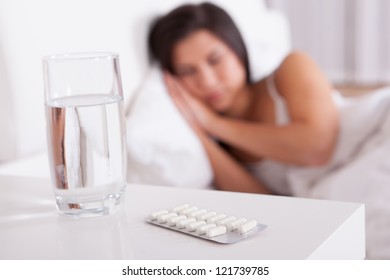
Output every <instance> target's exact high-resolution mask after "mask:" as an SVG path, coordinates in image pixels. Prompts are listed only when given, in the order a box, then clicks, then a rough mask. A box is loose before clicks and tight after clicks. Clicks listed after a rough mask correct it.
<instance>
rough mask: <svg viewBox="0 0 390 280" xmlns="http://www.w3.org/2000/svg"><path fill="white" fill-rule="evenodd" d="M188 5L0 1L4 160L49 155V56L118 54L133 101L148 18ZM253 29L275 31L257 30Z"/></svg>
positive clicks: (224, 1)
mask: <svg viewBox="0 0 390 280" xmlns="http://www.w3.org/2000/svg"><path fill="white" fill-rule="evenodd" d="M183 2H188V1H184V0H164V1H159V0H142V1H130V0H104V1H97V0H67V1H62V0H34V1H28V0H0V131H1V142H0V161H1V160H4V159H9V158H18V157H22V156H26V155H29V154H34V153H36V152H40V151H43V150H45V149H46V131H45V120H44V110H43V109H44V98H43V77H42V63H41V58H42V57H43V56H45V55H48V54H51V53H62V52H74V51H114V52H118V53H119V56H120V62H121V70H122V81H123V89H124V94H125V101H126V100H127V101H128V100H129V99H130V97H131V93H132V92H133V91H134V90H135V89H136V87H137V86H138V84H139V82H140V79H141V77H142V76H143V75H144V74H145V72H146V70H147V67H148V64H147V48H146V34H147V30H148V28H149V25H148V23H149V21H150V19H151V18H153V17H154V16H155V15H157V14H161V13H165V12H166V11H168V10H170V9H172V8H173V7H174V6H177V5H178V4H182V3H183ZM191 2H202V0H194V1H191ZM214 2H217V3H219V4H221V5H222V6H223V7H225V8H226V9H227V10H228V12H230V13H233V14H236V15H240V17H241V19H242V20H243V21H248V20H250V19H251V18H252V19H253V17H257V15H259V17H261V14H262V12H263V11H264V10H265V4H264V1H261V0H241V1H237V0H214ZM247 15H248V16H247ZM251 30H252V31H254V32H268V33H272V30H271V29H270V28H268V26H267V27H263V28H260V27H259V26H256V25H255V24H254V25H253V26H252V29H251ZM261 30H263V31H261ZM271 35H272V34H271ZM285 37H286V36H284V40H285ZM275 38H278V36H275Z"/></svg>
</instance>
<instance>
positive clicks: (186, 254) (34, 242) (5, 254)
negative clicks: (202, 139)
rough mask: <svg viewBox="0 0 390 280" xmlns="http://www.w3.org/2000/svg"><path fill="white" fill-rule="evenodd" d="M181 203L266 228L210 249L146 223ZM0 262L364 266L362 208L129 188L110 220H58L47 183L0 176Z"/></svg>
mask: <svg viewBox="0 0 390 280" xmlns="http://www.w3.org/2000/svg"><path fill="white" fill-rule="evenodd" d="M183 203H189V204H192V205H196V206H198V207H202V208H206V209H208V210H214V211H218V212H225V213H226V214H230V215H234V216H238V217H241V216H243V217H248V218H253V219H256V220H258V221H259V222H260V223H263V224H266V225H268V227H267V228H266V229H265V230H264V231H262V232H260V233H259V234H257V235H255V236H253V237H251V238H249V239H246V240H243V241H240V242H238V243H235V244H229V245H225V244H217V243H214V242H211V241H206V240H203V239H200V238H195V237H192V236H189V235H186V234H183V233H179V232H175V231H172V230H167V229H164V228H160V227H157V226H154V225H151V224H148V223H146V222H145V218H146V217H147V216H148V215H149V214H150V213H151V212H153V211H155V210H159V209H164V208H170V207H173V206H177V205H180V204H183ZM0 248H1V249H0V259H311V258H313V259H316V258H319V259H332V258H334V259H363V258H364V256H365V243H364V206H363V205H362V204H355V203H345V202H334V201H322V200H311V199H299V198H290V197H278V196H267V195H253V194H243V193H233V192H222V191H209V190H196V189H179V188H171V187H160V186H147V185H129V186H128V187H127V190H126V198H125V204H124V207H123V209H122V210H121V211H120V212H119V213H117V214H115V215H111V216H104V217H98V218H82V219H74V218H69V217H63V216H60V215H58V213H57V212H56V208H55V202H54V196H53V194H52V190H51V186H50V181H49V180H48V179H43V178H41V179H40V178H22V177H12V176H0Z"/></svg>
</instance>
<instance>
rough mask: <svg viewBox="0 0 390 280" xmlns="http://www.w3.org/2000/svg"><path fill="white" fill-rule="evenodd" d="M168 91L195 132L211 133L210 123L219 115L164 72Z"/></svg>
mask: <svg viewBox="0 0 390 280" xmlns="http://www.w3.org/2000/svg"><path fill="white" fill-rule="evenodd" d="M164 80H165V83H166V85H167V88H168V92H169V94H170V96H171V98H172V99H173V101H174V102H175V104H176V106H177V107H178V108H179V110H180V112H181V113H182V114H183V116H184V117H185V118H186V120H187V121H188V123H189V124H190V125H191V127H192V128H193V129H194V130H195V132H197V133H200V131H203V132H207V133H208V134H210V133H211V127H212V124H213V123H214V122H215V121H216V120H217V118H218V117H219V116H218V114H216V113H215V112H213V111H212V110H211V109H210V108H209V107H208V106H207V105H206V104H204V103H203V102H201V101H200V100H198V99H196V98H195V97H193V96H191V94H190V93H189V92H188V91H187V90H186V89H185V88H184V87H183V86H182V85H181V84H180V82H179V81H178V80H177V79H176V78H175V77H173V76H172V75H171V74H169V73H168V72H164Z"/></svg>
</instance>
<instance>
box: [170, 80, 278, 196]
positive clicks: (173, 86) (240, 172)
mask: <svg viewBox="0 0 390 280" xmlns="http://www.w3.org/2000/svg"><path fill="white" fill-rule="evenodd" d="M165 82H166V85H167V87H168V92H169V94H170V95H171V97H172V99H173V100H174V102H175V104H176V106H177V107H178V109H179V110H180V112H181V113H182V114H183V116H184V117H185V118H186V119H187V121H188V123H189V124H190V126H191V127H192V129H193V131H194V132H195V134H196V135H197V136H198V138H199V140H200V141H201V143H202V145H203V147H204V148H205V150H206V152H207V156H208V158H209V161H210V163H211V166H212V169H213V175H214V178H213V181H214V182H213V183H214V185H215V186H216V187H218V188H219V189H221V190H225V191H240V192H249V193H263V194H270V192H269V190H268V189H266V188H265V187H264V186H263V185H262V184H261V183H260V182H259V181H258V180H257V179H256V178H255V177H253V176H252V175H251V174H250V173H249V172H248V171H247V170H246V169H245V168H244V167H243V166H242V165H241V164H240V163H239V162H237V161H236V160H235V159H234V158H233V157H232V156H230V155H229V154H228V153H227V152H226V151H225V150H223V149H222V148H221V147H220V146H219V145H218V144H217V143H216V142H215V141H214V140H213V139H211V138H210V136H209V135H207V134H206V132H205V131H204V130H203V129H202V127H201V126H200V125H199V123H198V122H197V121H196V118H195V117H194V116H193V115H192V113H191V110H190V109H189V108H188V104H187V103H186V101H185V99H184V98H183V95H182V93H179V92H178V91H179V90H183V89H180V88H179V85H178V84H177V83H176V81H175V80H174V79H173V78H172V77H171V76H170V75H169V74H165Z"/></svg>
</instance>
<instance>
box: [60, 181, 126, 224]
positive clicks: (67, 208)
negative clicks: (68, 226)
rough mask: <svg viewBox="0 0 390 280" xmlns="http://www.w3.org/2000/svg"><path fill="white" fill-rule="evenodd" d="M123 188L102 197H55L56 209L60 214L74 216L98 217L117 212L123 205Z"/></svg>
mask: <svg viewBox="0 0 390 280" xmlns="http://www.w3.org/2000/svg"><path fill="white" fill-rule="evenodd" d="M124 193H125V189H124V188H123V190H122V191H121V192H119V193H116V194H109V195H107V196H105V197H104V198H102V199H98V200H97V199H92V200H86V199H85V198H84V199H82V200H81V199H75V198H68V197H59V196H57V197H56V203H57V209H58V211H59V212H60V214H62V215H65V216H72V217H75V218H78V217H80V218H83V217H98V216H103V215H109V214H113V213H115V212H117V211H118V210H119V209H120V208H121V207H122V205H123V200H124Z"/></svg>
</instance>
